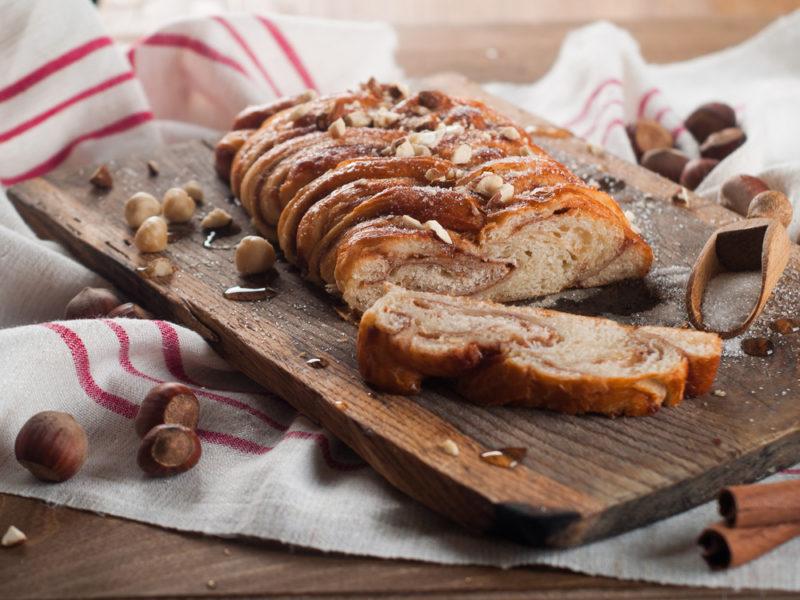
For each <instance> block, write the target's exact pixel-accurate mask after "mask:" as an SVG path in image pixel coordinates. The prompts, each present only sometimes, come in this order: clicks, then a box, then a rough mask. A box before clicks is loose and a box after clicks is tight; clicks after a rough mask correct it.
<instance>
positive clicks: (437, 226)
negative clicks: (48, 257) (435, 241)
mask: <svg viewBox="0 0 800 600" xmlns="http://www.w3.org/2000/svg"><path fill="white" fill-rule="evenodd" d="M422 226H423V227H424V228H425V229H430V230H431V231H432V232H433V233H434V234H435V235H436V237H438V238H439V239H440V240H442V241H443V242H444V243H445V244H452V243H453V239H452V238H451V237H450V234H449V233H448V232H447V230H446V229H445V228H444V227H442V225H441V223H439V221H437V220H435V219H432V220H430V221H425V222H424V223H423V224H422Z"/></svg>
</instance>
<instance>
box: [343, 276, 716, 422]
mask: <svg viewBox="0 0 800 600" xmlns="http://www.w3.org/2000/svg"><path fill="white" fill-rule="evenodd" d="M719 356H720V340H719V337H718V336H716V335H715V334H710V333H704V332H697V331H689V330H684V329H670V328H663V327H640V328H636V327H629V326H625V325H620V324H618V323H615V322H614V321H611V320H608V319H601V318H594V317H584V316H578V315H570V314H566V313H559V312H556V311H551V310H545V309H540V308H532V307H509V306H503V305H500V304H496V303H491V302H483V301H479V300H472V299H467V298H454V297H451V296H446V295H441V294H432V293H425V292H412V291H409V290H406V289H402V288H400V287H397V286H392V287H391V288H390V289H389V291H388V292H387V293H386V294H385V295H383V296H382V297H381V298H379V299H378V300H377V301H376V302H375V303H374V304H373V305H372V306H371V307H370V308H369V310H367V311H366V312H365V313H364V315H363V316H362V318H361V324H360V327H359V333H358V362H359V368H360V370H361V374H362V375H363V377H364V378H365V379H366V380H367V381H368V382H369V383H370V384H372V385H374V386H376V387H377V388H379V389H382V390H385V391H390V392H394V393H402V394H408V393H415V392H417V391H418V390H419V388H420V385H421V382H422V380H423V379H424V378H426V377H443V378H450V379H454V380H455V381H456V385H457V388H458V390H459V391H460V393H461V394H463V395H464V396H466V397H467V398H468V399H470V400H471V401H473V402H476V403H480V404H487V405H489V404H491V405H506V404H509V405H517V406H531V407H539V408H546V409H551V410H556V411H559V412H565V413H569V414H581V413H599V414H604V415H608V416H621V415H625V416H643V415H649V414H652V413H654V412H655V411H657V410H658V409H659V408H660V407H661V406H662V405H666V406H672V405H675V404H678V403H679V402H680V401H681V400H682V399H683V397H684V394H685V393H686V392H687V391H689V392H692V393H694V394H702V393H705V392H706V391H708V389H709V387H710V386H711V383H712V382H713V380H714V376H715V374H716V368H717V365H718V362H719ZM687 382H691V383H690V384H689V385H687Z"/></svg>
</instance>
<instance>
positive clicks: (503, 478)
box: [10, 76, 800, 545]
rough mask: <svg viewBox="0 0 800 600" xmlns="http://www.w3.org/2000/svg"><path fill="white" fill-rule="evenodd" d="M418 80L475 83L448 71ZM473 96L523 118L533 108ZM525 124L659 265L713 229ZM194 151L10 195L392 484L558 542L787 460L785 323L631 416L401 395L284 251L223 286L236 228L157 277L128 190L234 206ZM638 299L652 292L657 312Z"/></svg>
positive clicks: (468, 518) (626, 172)
mask: <svg viewBox="0 0 800 600" xmlns="http://www.w3.org/2000/svg"><path fill="white" fill-rule="evenodd" d="M429 85H431V86H437V87H442V88H444V89H445V90H447V91H451V92H455V93H459V94H465V95H470V96H476V97H480V96H482V95H483V96H485V94H483V92H481V91H480V89H479V88H477V86H474V85H473V84H470V83H469V82H467V81H465V80H463V79H461V78H458V77H454V76H446V77H442V78H439V79H438V80H435V81H432V82H429ZM486 99H487V101H489V102H490V104H493V105H495V106H497V107H499V108H500V109H501V110H503V111H505V112H507V113H508V114H510V115H512V116H514V117H515V118H517V119H518V120H519V121H520V122H521V123H524V124H539V125H541V124H542V122H541V121H540V120H537V119H536V118H535V117H532V116H530V115H525V114H524V113H522V112H521V111H518V110H516V109H514V108H513V107H511V106H509V105H507V104H506V103H503V102H501V101H499V100H497V99H493V98H488V97H487V98H486ZM539 141H541V143H542V144H543V145H545V146H547V147H548V149H549V150H551V151H552V152H553V153H554V154H555V155H556V156H557V157H558V158H559V159H561V160H563V161H564V162H566V163H567V164H569V165H570V166H571V167H573V168H574V169H575V170H576V171H577V172H579V173H582V174H584V175H587V176H588V175H593V176H595V177H600V176H601V175H602V174H611V175H613V176H614V177H616V178H617V179H619V180H623V181H624V182H626V183H625V185H624V187H623V188H622V189H621V190H620V191H618V192H617V193H616V194H615V196H616V198H617V200H618V201H619V202H620V204H621V206H622V207H623V208H624V209H626V210H631V211H632V212H633V213H634V214H635V215H636V216H637V221H638V223H639V225H640V226H641V227H642V228H643V230H644V233H645V235H646V237H648V239H649V240H650V241H651V243H652V244H653V245H654V248H655V250H656V255H657V267H658V268H668V269H676V268H677V269H679V268H680V267H682V266H683V267H688V265H689V264H691V261H692V259H693V257H694V256H695V255H696V252H697V251H698V250H699V248H700V246H701V245H702V243H703V241H704V240H705V238H706V237H707V236H708V233H709V232H710V231H711V226H710V224H709V223H710V222H721V221H724V220H729V219H730V218H731V215H730V214H728V213H726V212H725V211H724V210H723V209H719V208H718V207H714V206H712V205H710V204H709V203H704V202H702V201H700V200H699V199H697V198H694V199H693V203H692V205H691V206H690V207H689V208H688V209H687V208H684V207H679V206H675V205H673V204H672V203H670V202H669V200H668V198H669V197H670V196H671V195H672V193H673V192H674V191H675V186H674V184H671V183H668V182H666V181H665V180H663V179H660V178H658V177H657V176H655V175H653V174H652V173H649V172H646V171H644V170H643V169H640V168H638V167H636V166H634V165H629V164H626V163H624V162H623V161H620V160H618V159H616V158H614V157H612V156H610V155H607V154H602V155H601V156H600V155H598V153H597V152H590V151H588V150H587V148H586V146H585V143H584V142H582V141H580V140H577V139H575V138H565V139H558V138H547V137H544V138H541V140H539ZM147 158H155V159H156V160H157V161H158V162H159V163H160V165H161V169H162V171H161V172H162V174H161V175H160V176H159V177H158V178H156V179H155V180H152V179H148V178H147V175H146V170H145V168H144V162H145V160H146V159H147ZM210 164H211V152H210V149H209V148H208V147H206V146H204V145H202V144H200V143H195V144H189V145H184V146H181V147H173V148H165V149H161V150H159V151H158V152H157V153H156V155H155V156H154V157H153V156H151V157H138V158H136V157H134V158H130V159H126V160H122V161H119V162H118V163H112V164H111V165H110V167H111V169H112V172H113V173H114V175H115V186H114V189H113V190H112V191H111V192H109V193H97V192H94V191H91V190H90V189H89V186H88V183H87V179H88V174H89V172H90V171H89V169H84V170H80V171H77V172H60V173H58V174H55V175H53V176H51V177H48V179H47V180H35V181H31V182H27V183H25V184H22V185H20V186H18V187H16V188H13V189H12V190H11V191H10V195H11V197H12V198H13V199H14V201H15V204H16V205H17V207H18V210H19V211H20V212H21V213H22V214H23V216H25V217H26V219H27V220H28V221H29V222H30V223H31V224H32V225H33V226H34V228H35V229H37V230H38V231H40V232H43V233H46V234H47V235H49V236H52V237H54V238H55V239H58V240H59V241H61V242H62V243H64V244H66V245H67V246H68V247H69V248H70V249H72V251H73V252H75V253H76V254H77V255H78V257H79V258H80V259H81V260H82V261H83V262H85V263H86V264H88V265H90V266H91V267H93V268H95V269H96V270H98V271H99V272H100V273H102V274H103V275H105V276H106V277H108V278H109V279H110V280H111V281H113V282H115V283H116V284H117V285H118V286H119V287H120V288H121V289H123V290H124V291H126V292H127V293H128V294H130V295H131V296H132V297H134V298H137V299H138V300H140V301H141V302H142V303H144V304H145V305H146V306H147V307H148V308H150V309H152V310H154V312H156V313H157V314H160V315H164V316H167V317H169V318H173V319H176V320H178V321H180V322H183V323H186V324H187V325H189V326H190V327H193V328H195V329H197V330H198V331H199V332H200V333H201V334H202V335H204V336H205V337H206V338H207V339H208V340H209V341H210V342H211V343H212V344H213V345H214V346H215V348H217V350H219V351H220V352H221V354H222V355H223V356H225V357H226V358H228V360H230V361H231V363H232V364H234V365H236V366H238V367H239V368H240V369H242V370H243V371H244V372H245V373H247V374H248V375H250V376H251V377H252V378H254V379H255V380H256V381H258V382H259V383H262V384H263V385H265V386H266V387H268V388H270V389H272V390H274V391H275V392H277V393H278V394H280V395H281V396H282V397H284V398H285V399H286V400H287V401H288V402H290V403H291V404H293V405H294V406H295V407H297V408H298V409H299V410H300V411H302V412H303V413H305V414H307V415H308V416H310V417H311V418H312V419H314V420H316V421H317V422H319V423H321V424H323V425H325V426H326V427H328V428H329V429H330V430H331V431H333V433H335V434H336V435H337V436H338V437H340V438H341V439H342V440H343V441H345V442H346V443H347V444H349V445H350V446H351V447H352V448H353V449H354V450H356V452H358V453H359V454H360V455H361V456H362V457H364V458H365V459H366V460H367V461H368V462H369V463H370V464H371V465H372V466H373V467H374V468H376V470H378V472H380V473H381V474H382V475H383V476H384V477H386V478H387V479H388V480H389V481H390V482H391V483H392V484H393V485H395V486H397V487H398V488H400V489H401V490H403V491H404V492H406V493H407V494H409V495H411V496H413V497H414V498H417V499H418V500H420V501H422V502H424V503H425V504H426V505H428V506H430V507H431V508H433V509H434V510H437V511H439V512H442V513H443V514H446V515H448V516H450V517H451V518H453V519H455V520H457V521H458V522H460V523H462V524H464V525H467V526H469V527H471V528H473V529H477V530H480V531H494V532H500V533H506V534H514V535H515V536H517V537H520V538H522V539H524V540H525V541H527V542H529V543H534V544H548V545H572V544H575V543H580V542H583V541H587V540H590V539H595V538H598V537H602V536H605V535H609V534H612V533H617V532H620V531H624V530H627V529H630V528H632V527H636V526H638V525H641V524H645V523H648V522H651V521H653V520H655V519H658V518H662V517H664V516H667V515H669V514H673V513H675V512H678V511H680V510H683V509H685V508H687V507H689V506H692V505H695V504H697V503H699V502H701V501H703V500H706V499H708V498H709V497H711V496H712V495H713V494H714V493H715V492H716V491H717V490H718V489H719V487H720V486H721V485H723V484H727V483H733V482H742V481H748V480H752V479H755V478H758V477H761V476H763V475H764V474H765V473H767V472H768V471H769V470H770V469H772V470H774V469H775V468H780V467H783V466H787V465H789V464H792V463H793V462H796V461H797V460H798V459H800V430H799V429H798V423H800V407H798V406H797V405H796V403H794V402H793V401H792V395H794V394H795V393H796V381H797V374H796V369H797V358H796V357H797V353H798V351H800V348H799V347H798V343H799V341H800V338H796V337H787V338H781V339H779V340H777V342H778V343H777V344H776V345H777V351H776V353H775V355H774V356H773V357H771V358H770V359H769V360H768V361H765V360H763V359H755V358H751V357H734V358H730V359H726V360H725V361H724V362H723V367H722V369H721V371H720V376H719V380H718V385H719V386H720V387H722V388H723V389H725V390H726V391H727V392H728V397H727V398H719V397H712V396H708V397H705V398H702V399H699V400H695V401H690V402H686V403H684V404H683V405H682V406H680V407H678V408H675V409H669V410H662V411H661V412H660V413H659V414H658V415H656V416H654V417H649V418H643V419H617V420H609V419H606V418H601V417H568V416H564V415H558V414H552V413H547V412H542V411H535V410H528V409H509V408H496V407H495V408H484V407H475V406H472V405H469V404H466V403H465V402H464V401H463V400H461V399H460V398H458V397H457V396H456V395H455V394H453V393H452V392H451V391H449V390H448V389H446V388H445V387H444V386H441V387H430V388H428V389H426V391H425V393H423V394H421V395H420V396H418V397H415V398H405V397H401V396H392V395H387V394H374V393H371V392H369V390H368V389H367V388H366V387H365V386H364V384H363V383H362V382H361V380H360V378H359V376H358V373H357V370H356V368H355V357H354V343H353V340H354V328H353V326H352V325H351V324H349V323H346V322H344V321H342V320H341V319H339V318H338V316H337V315H336V312H335V310H334V308H333V306H332V302H331V300H330V298H328V297H326V296H325V294H323V293H322V292H320V291H318V290H315V289H313V288H312V287H310V286H308V285H306V284H305V283H304V282H303V281H301V280H300V278H299V276H298V274H297V273H296V272H295V271H294V270H293V269H291V268H289V267H288V266H287V265H286V264H285V263H280V264H279V267H278V275H277V276H276V277H273V278H271V279H270V280H269V284H270V285H272V286H273V287H274V288H275V289H276V290H277V292H278V294H277V296H276V297H275V298H274V299H272V300H271V301H269V302H263V303H257V304H249V303H233V302H229V301H227V300H224V299H223V298H222V291H223V290H224V289H225V288H227V287H228V286H230V285H233V284H235V283H239V281H238V280H237V277H236V276H235V274H234V269H233V266H232V264H231V260H232V251H231V250H230V248H229V246H230V245H232V244H233V243H234V242H235V241H236V238H231V239H230V240H225V241H223V243H224V244H225V245H226V246H228V248H227V249H222V250H208V249H205V248H203V247H202V245H201V243H200V242H201V241H202V239H203V235H202V233H201V232H199V231H196V230H190V231H188V232H186V234H185V235H184V236H183V237H182V238H181V239H180V240H178V241H176V242H175V243H173V244H171V245H170V248H169V249H168V250H167V251H166V252H165V255H166V256H169V257H170V259H171V260H173V262H175V263H176V264H177V265H178V266H179V268H180V271H179V272H178V273H177V274H176V276H175V277H173V279H172V281H171V282H170V283H169V284H163V283H158V282H154V281H150V280H148V279H146V278H144V277H143V276H141V275H140V274H139V273H138V272H137V271H136V270H135V268H136V267H137V266H140V265H141V264H143V261H144V260H146V259H143V258H142V257H141V256H140V255H139V254H138V253H137V252H136V250H135V249H134V248H133V247H132V246H131V245H130V238H131V234H130V231H128V230H127V228H126V226H125V224H124V221H123V219H122V211H121V206H122V203H123V202H124V199H125V198H127V196H128V195H130V194H131V193H132V192H134V191H138V190H140V189H144V190H147V191H152V192H154V193H156V194H160V193H163V191H164V190H165V189H166V188H167V187H170V186H173V185H176V184H179V183H181V182H182V181H185V180H187V179H189V178H196V179H199V180H200V181H201V182H202V183H203V185H204V187H205V188H206V190H207V198H208V202H207V206H206V207H205V208H204V209H203V211H201V212H204V211H205V210H207V209H208V208H210V206H212V205H218V206H223V207H226V208H227V209H229V210H231V211H232V212H234V213H235V216H236V219H237V221H238V222H239V223H241V224H244V223H246V218H245V216H244V214H243V213H242V212H241V210H240V209H238V207H235V206H232V205H231V203H230V202H229V201H228V200H227V199H226V198H227V193H228V192H227V190H226V188H225V187H224V186H223V185H222V184H221V183H219V182H218V181H217V180H216V179H215V178H214V176H213V174H212V172H211V169H210ZM797 267H798V256H797V252H796V249H795V252H794V253H793V257H792V266H791V267H790V270H789V272H788V273H787V275H786V276H785V277H784V280H783V282H782V283H781V286H780V287H779V290H778V293H777V295H776V297H778V298H780V299H781V302H777V303H776V302H772V303H770V305H768V307H767V310H766V311H765V313H764V316H763V317H762V319H761V320H760V321H761V326H762V327H763V325H764V323H766V322H767V321H766V320H767V319H770V318H774V317H776V316H785V314H782V312H781V311H787V310H791V311H795V310H796V308H797V299H796V298H795V297H793V295H792V294H791V289H792V286H795V287H796V286H797V283H798V281H800V275H798V271H797ZM787 303H789V304H787ZM557 306H559V307H561V308H565V309H569V310H572V311H574V312H583V313H588V314H593V313H613V314H615V315H617V316H618V317H619V318H620V319H622V320H625V319H628V320H640V321H642V322H657V323H659V324H677V323H679V322H680V321H681V320H683V319H684V318H685V317H684V314H683V309H682V298H676V297H667V296H664V292H663V290H658V289H653V288H652V280H648V281H644V282H638V283H625V284H619V285H616V286H609V287H607V288H604V289H602V290H596V291H594V292H590V293H588V294H587V293H586V292H577V293H566V294H563V295H562V296H561V297H560V299H559V301H558V304H557ZM648 308H650V309H653V308H658V309H659V310H660V313H659V314H660V316H659V317H658V318H656V317H655V316H654V315H653V314H651V313H648V310H647V309H648ZM665 321H666V322H665ZM670 321H672V323H670ZM308 356H314V357H320V358H324V359H325V360H327V361H328V362H329V365H330V366H329V367H328V368H327V369H319V370H317V369H312V368H310V367H309V366H308V365H307V364H306V363H305V358H306V357H308ZM751 390H752V392H753V393H750V392H751ZM337 402H344V404H341V403H340V404H338V405H337ZM445 438H451V439H453V440H455V441H456V442H457V443H458V445H459V447H460V448H461V454H460V455H459V457H457V458H456V457H451V456H448V455H446V454H445V453H443V452H441V451H440V450H439V449H438V445H439V443H440V442H441V441H442V440H444V439H445ZM512 445H513V446H525V447H527V448H528V449H529V452H528V457H527V458H526V459H525V461H524V462H523V464H522V465H521V466H520V467H518V468H516V469H513V470H507V469H500V468H497V467H493V466H491V465H488V464H487V463H485V462H483V461H481V460H480V459H479V456H478V455H479V453H480V452H481V451H482V450H485V449H491V448H498V447H503V446H512Z"/></svg>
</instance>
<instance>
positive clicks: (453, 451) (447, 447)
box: [439, 438, 459, 456]
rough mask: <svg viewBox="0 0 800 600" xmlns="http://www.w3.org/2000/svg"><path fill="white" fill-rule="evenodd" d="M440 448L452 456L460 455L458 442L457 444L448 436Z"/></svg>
mask: <svg viewBox="0 0 800 600" xmlns="http://www.w3.org/2000/svg"><path fill="white" fill-rule="evenodd" d="M439 448H441V449H442V452H444V453H445V454H449V455H450V456H458V452H459V450H458V444H456V443H455V442H454V441H453V440H451V439H450V438H447V439H446V440H444V441H443V442H442V443H441V444H439Z"/></svg>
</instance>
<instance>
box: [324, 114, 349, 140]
mask: <svg viewBox="0 0 800 600" xmlns="http://www.w3.org/2000/svg"><path fill="white" fill-rule="evenodd" d="M345 129H347V125H345V124H344V119H342V118H341V117H339V118H338V119H336V120H335V121H334V122H333V123H331V124H330V127H328V133H330V134H331V137H332V138H333V139H335V140H338V139H339V138H340V137H342V136H343V135H344V131H345Z"/></svg>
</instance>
